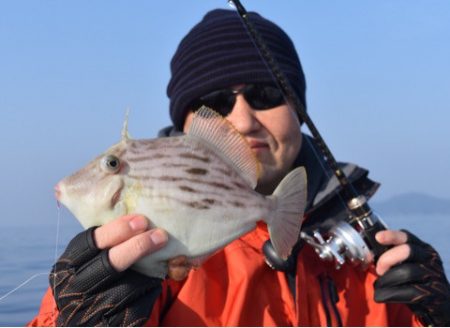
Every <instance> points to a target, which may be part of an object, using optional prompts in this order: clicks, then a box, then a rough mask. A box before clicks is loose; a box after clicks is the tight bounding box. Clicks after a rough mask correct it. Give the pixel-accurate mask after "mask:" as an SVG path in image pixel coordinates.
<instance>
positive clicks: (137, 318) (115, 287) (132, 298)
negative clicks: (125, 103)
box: [50, 215, 167, 326]
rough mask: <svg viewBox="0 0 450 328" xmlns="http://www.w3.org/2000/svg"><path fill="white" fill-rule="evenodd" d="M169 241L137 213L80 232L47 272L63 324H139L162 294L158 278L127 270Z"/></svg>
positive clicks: (58, 321) (60, 322)
mask: <svg viewBox="0 0 450 328" xmlns="http://www.w3.org/2000/svg"><path fill="white" fill-rule="evenodd" d="M166 242H167V234H166V233H165V232H164V231H163V230H160V229H152V230H149V221H148V220H147V219H146V218H145V217H143V216H139V215H128V216H124V217H121V218H118V219H116V220H114V221H111V222H109V223H108V224H105V225H104V226H101V227H99V228H90V229H88V230H86V231H84V232H81V233H80V234H78V235H77V236H75V238H74V239H72V241H71V242H70V243H69V245H68V246H67V248H66V250H65V252H64V253H63V255H62V256H61V257H60V258H59V260H58V261H57V262H56V264H55V265H54V267H53V270H52V272H51V274H50V285H51V287H52V289H53V293H54V297H55V301H56V304H57V306H58V310H59V316H58V320H57V324H58V325H63V326H67V325H69V326H80V325H83V326H95V325H101V326H141V325H143V324H144V323H145V322H146V321H147V320H148V318H149V315H150V312H151V310H152V307H153V304H154V302H155V300H156V299H157V297H158V296H159V294H160V292H161V280H160V279H157V278H149V277H147V276H144V275H142V274H140V273H138V272H135V271H132V270H127V269H128V268H129V267H130V266H131V265H132V264H133V263H135V262H136V261H138V260H139V259H141V258H142V257H143V256H145V255H148V254H150V253H152V252H155V251H157V250H158V249H160V248H161V247H163V246H164V245H165V244H166Z"/></svg>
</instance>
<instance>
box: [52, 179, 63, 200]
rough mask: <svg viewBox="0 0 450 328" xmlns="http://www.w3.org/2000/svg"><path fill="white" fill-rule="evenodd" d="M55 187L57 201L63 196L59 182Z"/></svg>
mask: <svg viewBox="0 0 450 328" xmlns="http://www.w3.org/2000/svg"><path fill="white" fill-rule="evenodd" d="M53 189H54V190H55V198H56V200H57V201H59V200H60V198H61V189H60V187H59V183H57V184H56V186H55V187H54V188H53Z"/></svg>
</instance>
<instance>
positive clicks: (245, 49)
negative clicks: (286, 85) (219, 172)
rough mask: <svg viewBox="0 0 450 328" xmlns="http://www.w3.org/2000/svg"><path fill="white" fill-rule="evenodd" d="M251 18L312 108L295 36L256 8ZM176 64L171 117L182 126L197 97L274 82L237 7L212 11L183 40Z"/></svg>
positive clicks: (170, 89)
mask: <svg viewBox="0 0 450 328" xmlns="http://www.w3.org/2000/svg"><path fill="white" fill-rule="evenodd" d="M249 17H250V20H251V21H252V22H253V24H254V25H255V26H256V28H257V29H258V31H259V32H260V33H261V34H262V37H263V38H264V40H265V42H266V43H267V45H268V46H269V48H270V50H271V51H272V53H273V54H274V56H275V58H276V60H277V61H278V63H279V65H280V68H281V70H282V71H283V72H284V74H285V75H286V77H287V78H288V80H289V82H290V84H291V86H292V87H293V88H294V90H295V92H296V93H297V95H298V97H299V98H300V100H301V101H302V103H303V105H304V106H305V108H306V101H305V89H306V82H305V77H304V75H303V70H302V67H301V64H300V60H299V58H298V55H297V52H296V51H295V48H294V45H293V43H292V41H291V39H290V38H289V36H288V35H287V34H286V33H285V32H284V31H283V30H282V29H281V28H280V27H278V26H277V25H275V24H274V23H272V22H271V21H269V20H267V19H265V18H263V17H262V16H260V15H259V14H257V13H254V12H251V13H249ZM170 68H171V73H172V76H171V79H170V82H169V85H168V86H167V95H168V96H169V98H170V117H171V119H172V122H173V124H174V126H175V127H176V128H177V129H179V130H182V128H183V124H184V120H185V118H186V114H187V112H188V111H189V109H190V108H188V107H189V105H190V104H191V103H192V102H193V101H194V100H196V99H197V98H199V97H201V96H203V95H205V94H207V93H209V92H211V91H214V90H217V89H222V88H227V87H231V86H233V85H238V84H250V83H271V82H272V83H273V82H274V79H273V77H272V74H271V73H270V71H269V69H268V68H267V66H266V64H265V63H264V61H263V59H262V58H261V56H260V54H259V52H258V50H257V49H256V48H255V45H254V43H253V41H252V40H251V39H250V37H249V35H248V32H247V30H246V29H245V27H244V25H243V23H242V22H241V21H240V18H239V16H238V14H237V13H236V12H235V11H233V10H224V9H216V10H212V11H210V12H208V13H207V14H206V15H205V16H204V17H203V20H202V21H201V22H200V23H198V24H197V25H196V26H194V27H193V28H192V30H191V31H190V32H189V33H188V34H187V35H186V36H185V37H184V38H183V40H181V42H180V44H179V46H178V49H177V51H176V52H175V55H174V56H173V58H172V61H171V64H170Z"/></svg>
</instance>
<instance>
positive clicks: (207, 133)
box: [188, 106, 261, 189]
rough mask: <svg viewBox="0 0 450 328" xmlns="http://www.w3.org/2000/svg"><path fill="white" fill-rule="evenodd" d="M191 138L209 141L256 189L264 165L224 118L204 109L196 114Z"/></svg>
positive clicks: (190, 133) (191, 127) (191, 129)
mask: <svg viewBox="0 0 450 328" xmlns="http://www.w3.org/2000/svg"><path fill="white" fill-rule="evenodd" d="M188 136H191V137H197V138H200V139H202V140H203V141H205V142H206V144H207V145H208V146H210V148H212V149H213V150H214V151H215V152H216V153H217V154H219V155H220V156H221V157H222V158H223V159H224V160H225V161H227V162H228V163H230V164H231V165H232V166H233V167H234V168H235V169H236V171H237V172H238V173H239V175H240V176H241V177H242V178H243V179H244V180H245V181H246V182H247V183H248V185H249V186H250V187H251V188H253V189H254V188H255V187H256V184H257V182H258V178H259V175H260V165H261V164H260V163H259V161H258V159H257V158H256V156H255V154H254V153H253V151H252V150H251V148H250V146H249V144H248V142H247V140H245V139H244V137H243V136H242V135H241V134H240V133H239V131H237V130H236V128H235V127H234V126H233V125H232V124H231V123H230V122H229V121H227V120H226V119H225V118H223V116H221V115H220V114H218V113H216V112H215V111H213V110H212V109H211V108H208V107H206V106H202V107H201V108H200V109H199V110H198V111H196V112H195V113H194V116H193V119H192V124H191V126H190V128H189V132H188Z"/></svg>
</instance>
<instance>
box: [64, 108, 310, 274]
mask: <svg viewBox="0 0 450 328" xmlns="http://www.w3.org/2000/svg"><path fill="white" fill-rule="evenodd" d="M217 139H220V141H217ZM211 140H212V141H211ZM258 165H259V163H258V162H257V160H256V158H255V157H254V155H253V153H252V152H251V149H250V148H249V147H248V145H247V144H246V143H245V140H244V139H243V138H242V137H241V136H240V135H239V134H238V133H237V131H235V130H234V128H233V127H232V126H231V125H230V124H229V123H228V122H227V121H225V120H224V119H223V118H221V117H219V116H218V115H217V114H215V113H214V112H212V111H211V110H209V109H202V110H200V111H199V114H197V115H196V118H194V121H193V127H192V128H191V131H190V132H189V133H188V134H187V135H183V136H179V137H170V138H163V139H152V140H132V139H130V138H123V139H122V141H121V142H120V143H119V144H117V145H115V146H113V147H111V148H110V149H109V150H108V151H106V153H104V154H103V155H101V156H99V157H98V158H97V159H95V160H94V161H93V162H91V163H90V164H88V166H86V167H85V168H83V169H82V170H80V171H79V172H77V173H75V174H74V175H72V176H70V177H68V178H65V179H63V180H62V181H61V182H60V183H59V185H58V186H59V190H60V197H59V198H60V201H61V202H62V203H63V204H64V205H65V206H66V207H68V208H69V210H71V211H72V212H73V213H74V215H75V216H76V217H77V219H78V220H79V221H80V222H81V223H82V225H83V226H84V227H85V228H88V227H90V226H96V225H102V224H105V223H107V222H108V221H110V220H112V219H114V218H116V217H118V216H121V215H125V214H128V213H139V214H143V215H145V216H146V217H148V218H149V219H150V222H151V225H152V226H154V227H160V228H163V229H164V230H166V231H167V232H168V234H169V243H168V245H167V246H166V247H164V248H162V249H161V250H159V251H157V252H155V253H153V254H151V255H149V256H147V257H145V258H144V259H142V260H140V261H139V262H138V263H137V264H136V265H135V267H134V268H135V269H136V270H138V271H140V272H142V273H144V274H147V275H149V276H156V277H161V278H163V277H165V276H166V274H167V260H169V259H171V258H174V257H176V256H180V255H185V256H186V257H187V258H188V259H190V260H191V261H192V262H193V263H195V264H198V263H196V262H197V261H199V260H200V259H205V258H206V257H207V256H208V255H209V254H212V253H213V252H215V251H216V250H218V249H220V248H222V247H224V246H225V245H226V244H228V243H230V242H231V241H233V240H234V239H236V238H238V237H239V236H241V235H243V234H245V233H247V232H249V231H251V230H252V229H254V228H255V226H256V222H257V221H259V220H265V221H266V222H267V223H268V225H269V231H270V233H271V235H272V234H273V233H274V231H273V230H274V229H271V227H274V226H275V227H277V226H279V225H281V223H283V226H284V227H283V229H281V230H280V231H283V232H279V228H277V229H276V232H275V234H276V235H278V237H277V238H276V239H278V240H279V241H278V242H275V243H274V247H275V250H276V251H277V252H278V253H280V255H282V256H283V257H286V256H287V255H288V254H289V252H290V249H291V248H292V246H293V244H294V243H295V242H296V240H297V237H298V233H299V230H300V225H301V221H302V216H303V207H304V202H305V200H306V194H305V190H306V188H305V184H306V181H305V173H304V170H303V169H302V168H299V169H297V170H294V171H293V172H292V173H291V174H290V175H288V176H287V177H286V178H285V179H284V180H283V181H284V184H283V181H282V183H280V186H281V193H282V194H283V195H284V194H286V193H289V199H288V200H287V202H288V203H289V204H288V205H289V206H287V207H288V208H286V206H280V203H283V201H281V202H280V199H281V200H283V199H285V198H286V197H284V196H283V197H279V196H277V191H276V192H275V193H274V195H272V196H268V197H266V196H263V195H261V194H259V193H257V192H256V191H254V190H253V188H254V187H255V186H256V182H257V175H258V173H257V172H258ZM289 177H290V178H289ZM277 190H278V188H277ZM294 198H295V201H292V200H293V199H294ZM280 211H281V212H283V213H284V214H282V216H284V217H289V220H286V219H284V218H283V217H280V215H279V214H280ZM286 212H288V213H289V214H286ZM272 242H274V241H273V239H272Z"/></svg>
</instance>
